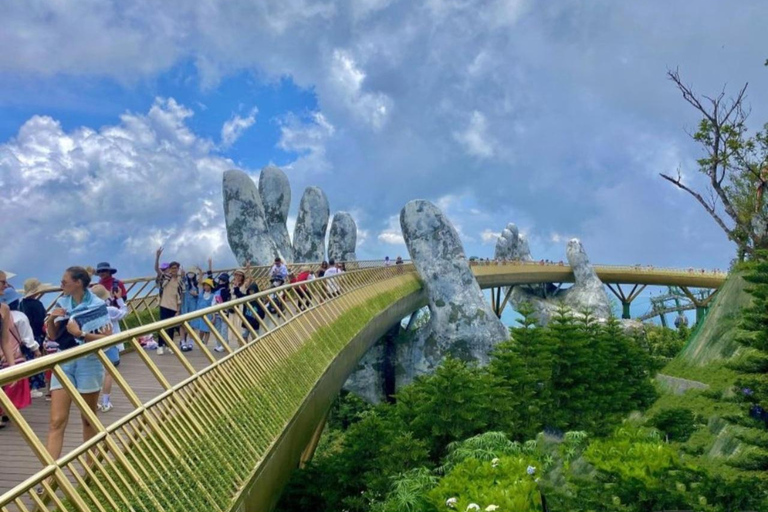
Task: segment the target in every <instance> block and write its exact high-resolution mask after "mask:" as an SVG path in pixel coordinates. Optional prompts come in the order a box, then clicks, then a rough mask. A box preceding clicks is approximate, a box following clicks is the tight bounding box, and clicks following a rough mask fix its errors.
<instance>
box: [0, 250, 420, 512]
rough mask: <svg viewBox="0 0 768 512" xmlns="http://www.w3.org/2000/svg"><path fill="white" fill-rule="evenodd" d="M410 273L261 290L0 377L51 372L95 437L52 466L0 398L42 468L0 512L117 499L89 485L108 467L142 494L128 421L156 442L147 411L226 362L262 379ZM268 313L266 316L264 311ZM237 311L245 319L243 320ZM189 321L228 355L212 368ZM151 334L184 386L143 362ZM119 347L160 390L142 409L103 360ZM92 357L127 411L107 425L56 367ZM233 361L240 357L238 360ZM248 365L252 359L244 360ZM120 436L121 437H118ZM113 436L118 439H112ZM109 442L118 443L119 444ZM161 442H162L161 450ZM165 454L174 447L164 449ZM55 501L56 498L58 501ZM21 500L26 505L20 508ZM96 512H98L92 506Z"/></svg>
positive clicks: (373, 272) (196, 388)
mask: <svg viewBox="0 0 768 512" xmlns="http://www.w3.org/2000/svg"><path fill="white" fill-rule="evenodd" d="M414 272H415V269H414V267H413V265H411V264H403V265H392V266H386V267H385V266H376V267H371V268H365V269H360V270H352V271H348V272H345V273H341V274H337V275H334V276H328V277H323V278H318V279H314V280H311V281H301V282H297V283H293V284H286V285H283V286H281V287H278V288H272V289H269V290H264V291H261V292H259V293H257V294H254V295H251V296H248V297H243V298H240V299H235V300H232V301H229V302H226V303H222V304H218V305H215V306H211V307H209V308H205V309H202V310H199V311H195V312H192V313H188V314H184V315H179V316H176V317H174V318H171V319H167V320H162V321H159V322H154V323H152V324H150V325H144V326H139V327H136V328H133V329H130V330H127V331H124V332H120V333H118V334H114V335H111V336H108V337H106V338H103V339H101V340H98V341H92V342H88V343H85V344H83V345H81V346H79V347H75V348H72V349H69V350H65V351H63V352H60V353H56V354H50V355H46V356H43V357H41V358H38V359H36V360H33V361H28V362H24V363H21V364H17V365H14V366H11V367H9V368H5V369H3V370H0V386H5V385H7V384H10V383H12V382H15V381H17V380H19V379H22V378H26V377H29V376H31V375H35V374H37V373H40V372H42V371H45V370H51V371H52V372H53V375H55V376H56V377H57V379H58V380H59V381H60V382H61V383H62V385H63V389H64V390H65V391H66V392H67V393H68V394H69V396H70V397H71V399H72V401H73V402H74V403H75V404H76V405H77V406H78V408H79V409H80V411H81V413H82V414H83V415H84V417H85V418H87V420H88V421H89V423H90V424H91V425H93V427H94V428H95V430H96V432H97V434H96V436H95V437H94V438H93V439H91V440H90V441H88V442H85V443H83V444H80V445H79V446H77V447H76V448H75V449H74V450H72V451H70V452H69V453H67V454H65V455H63V456H62V457H60V458H59V459H57V460H54V459H52V458H51V456H50V455H49V454H48V452H47V450H46V448H45V446H44V444H43V443H42V441H41V440H40V438H39V437H38V436H37V435H36V434H35V432H34V431H33V430H32V428H31V427H30V425H29V424H28V423H27V422H26V420H25V418H24V416H23V413H22V412H20V411H19V410H18V409H16V407H15V406H14V405H13V403H12V402H11V401H10V399H9V398H8V396H7V395H6V394H5V393H3V392H0V408H2V409H3V410H4V414H6V415H8V416H10V418H11V421H13V422H14V423H15V424H16V426H17V428H18V429H19V431H20V432H21V434H22V437H23V438H24V440H25V441H26V443H27V445H28V446H29V448H30V449H31V450H32V452H33V453H34V454H35V455H36V456H37V459H38V460H39V462H40V463H41V465H42V468H41V469H40V470H39V471H38V472H37V473H35V474H34V475H32V476H30V477H29V478H27V479H26V480H24V481H23V482H22V483H20V484H19V485H17V486H16V487H14V488H13V489H11V490H9V491H8V492H6V493H4V494H3V495H2V496H0V508H2V509H3V510H10V508H8V509H6V507H8V506H11V505H12V504H15V505H16V507H17V508H18V509H19V510H27V509H29V508H36V507H37V508H38V509H40V510H48V508H46V507H45V506H43V501H42V500H41V498H40V497H39V496H37V494H36V493H35V491H34V489H35V487H36V486H42V487H43V488H44V494H45V495H46V496H47V498H49V499H51V500H52V501H54V502H55V504H56V505H57V506H56V507H54V508H57V509H63V508H64V507H62V505H61V499H62V497H65V498H66V499H68V500H70V501H71V503H72V505H71V506H72V507H73V508H74V509H75V510H88V509H89V508H88V506H87V505H85V503H84V501H83V499H84V496H83V495H82V493H81V490H82V489H85V491H84V492H86V493H87V496H88V497H89V498H90V499H91V501H94V500H93V493H94V492H95V491H94V489H95V488H94V487H93V486H94V485H98V486H100V487H103V486H110V485H111V486H113V487H114V488H113V489H112V491H113V492H114V493H117V494H120V493H121V490H120V488H119V485H118V486H116V487H115V485H116V484H115V483H114V482H112V481H111V480H110V478H109V476H108V475H104V474H102V477H105V480H104V481H97V480H98V478H96V477H95V473H96V472H98V469H99V468H101V470H102V472H103V471H105V469H104V468H107V467H109V468H112V469H114V470H119V471H121V472H122V471H123V469H127V470H128V474H127V476H125V477H122V476H121V478H128V479H132V480H134V481H135V484H136V485H137V486H138V489H144V488H146V482H145V481H144V480H142V478H141V477H140V476H139V475H138V474H137V473H135V471H133V472H132V471H131V470H130V468H131V467H133V466H132V465H131V464H127V463H126V460H127V459H125V454H126V453H127V452H125V450H127V449H128V448H127V447H130V446H132V445H135V444H137V443H139V442H140V438H139V439H138V440H137V439H133V441H132V442H128V444H126V441H125V439H124V438H122V437H119V436H118V434H119V435H127V438H128V439H129V440H130V439H132V438H131V432H134V430H132V431H130V432H128V431H127V426H128V424H129V423H131V422H133V421H134V420H136V421H141V422H144V423H141V424H142V425H144V426H143V427H142V428H145V429H149V428H150V427H152V429H156V430H157V431H158V432H160V435H161V441H162V428H160V427H158V426H157V424H156V423H153V421H154V422H156V421H157V419H156V418H155V419H153V418H154V416H150V415H148V413H147V411H148V410H149V409H150V408H151V407H155V406H157V404H159V403H160V402H161V401H162V400H165V399H167V398H169V397H173V396H174V394H175V393H178V392H180V390H182V389H184V388H185V387H187V386H192V388H189V389H192V391H191V392H190V393H205V392H206V390H205V388H204V385H203V384H200V382H201V381H200V379H202V378H203V376H204V375H206V374H207V373H208V372H213V371H214V369H217V368H218V367H220V366H221V365H222V364H225V362H227V361H235V362H233V363H232V366H229V367H228V368H230V370H228V371H230V372H241V373H237V376H236V377H232V378H233V379H236V380H237V379H240V380H242V381H247V382H253V381H254V380H256V379H257V377H256V373H258V372H261V373H262V374H263V372H265V371H267V370H268V367H269V366H270V364H278V363H279V361H280V358H281V357H283V356H286V354H289V353H291V351H292V350H294V351H298V350H299V349H300V347H301V345H302V342H303V339H298V336H297V334H299V333H304V335H308V333H310V332H312V330H313V329H315V330H316V329H318V328H320V327H322V326H327V325H329V322H332V321H333V318H334V317H337V316H338V315H340V314H341V313H342V312H344V311H345V310H347V309H350V307H351V306H352V305H353V303H354V300H353V299H351V298H347V297H352V296H354V294H356V293H358V292H357V291H358V290H362V289H367V288H366V287H369V286H371V285H377V284H380V283H384V282H386V281H387V280H390V279H392V278H399V277H400V276H406V275H408V274H412V273H414ZM254 303H255V304H256V305H257V308H262V309H263V311H264V318H263V319H262V318H261V317H260V316H259V314H258V311H257V310H256V308H254V307H253V304H254ZM270 307H271V308H272V310H270ZM228 310H231V311H228ZM243 310H246V311H245V312H244V311H243ZM247 311H250V313H251V315H250V316H252V317H253V318H254V319H255V320H256V321H257V322H258V324H259V327H260V330H259V331H257V330H255V329H254V328H253V327H251V326H250V324H248V322H247V321H246V318H245V315H246V314H247ZM213 314H218V315H219V318H220V319H221V321H222V323H223V324H226V327H227V328H228V330H229V332H230V333H231V334H233V335H234V336H232V337H234V338H235V341H236V342H237V344H238V345H239V347H238V348H236V349H234V350H233V349H232V348H231V347H230V346H229V343H228V340H225V339H224V337H223V335H222V332H221V331H220V330H219V328H217V327H216V325H215V323H214V321H213V320H211V318H210V317H211V316H212V315H213ZM303 315H310V316H303ZM302 317H303V318H306V319H307V320H306V321H303V322H299V323H300V324H301V326H300V327H295V326H294V325H293V324H294V321H295V320H297V319H299V318H302ZM236 318H238V319H239V320H240V321H242V327H243V328H244V329H246V330H247V331H249V334H250V335H252V336H253V339H252V340H251V341H247V336H246V337H244V336H243V334H242V333H241V332H240V331H239V329H236V328H235V327H234V325H233V323H232V322H233V321H234V320H235V319H236ZM192 320H202V321H203V322H204V323H205V324H206V325H207V327H208V328H209V329H210V332H211V335H212V337H213V338H214V340H218V341H219V343H221V345H222V346H223V347H224V349H225V350H226V351H227V354H226V355H225V356H224V357H223V358H221V359H218V360H217V359H216V357H214V356H213V354H212V353H211V351H210V350H209V349H208V347H207V346H206V344H205V343H202V342H201V339H200V338H199V337H198V335H197V333H196V332H195V331H194V329H192V328H191V325H190V322H191V321H192ZM179 326H183V327H185V328H187V329H188V331H189V333H190V337H191V338H192V339H193V340H194V342H195V347H196V348H197V350H200V351H201V352H202V353H203V354H204V355H205V357H206V359H207V360H208V362H209V364H208V366H206V367H205V368H204V369H202V370H195V369H194V368H193V367H192V365H191V363H190V362H189V360H188V358H187V357H186V356H185V353H184V352H182V351H181V350H180V348H179V347H178V346H177V345H176V344H175V343H174V342H173V340H172V339H171V337H169V335H168V334H167V330H168V329H171V328H173V327H179ZM284 329H288V330H289V331H291V332H290V333H289V334H280V333H281V332H283V330H284ZM156 331H157V332H159V334H160V336H161V337H162V338H163V339H164V340H165V341H166V343H167V344H168V348H169V349H170V351H171V352H172V353H173V355H175V356H176V358H177V359H178V361H179V362H180V363H181V365H182V367H183V368H184V369H186V371H187V372H188V373H189V377H187V378H186V379H183V380H182V382H179V383H177V384H175V385H171V384H170V382H169V380H168V379H167V378H166V377H165V376H164V374H163V372H162V371H161V370H160V368H159V367H158V366H157V365H156V364H155V363H154V362H153V360H152V359H151V358H150V357H149V356H148V355H147V354H146V352H145V350H144V348H143V347H142V346H141V344H140V343H139V337H140V336H143V335H146V334H150V333H154V332H156ZM118 343H127V344H129V345H131V346H133V348H135V349H136V351H137V354H138V356H139V359H141V361H142V362H143V363H144V364H145V365H146V367H147V368H148V369H149V370H150V373H151V374H152V375H153V376H154V378H155V379H156V380H157V381H158V383H159V384H160V386H161V388H162V389H163V391H162V392H161V394H160V395H158V396H156V397H154V398H152V399H150V400H148V401H142V400H140V399H139V398H138V395H137V393H136V391H135V390H134V389H133V388H132V387H131V385H130V384H129V383H128V382H127V380H126V379H125V378H124V377H123V376H122V375H121V374H120V372H119V371H118V370H117V368H116V367H115V366H114V365H113V364H112V363H111V362H110V360H109V358H108V357H107V356H106V354H105V350H106V349H107V348H109V347H112V346H115V345H116V344H118ZM246 349H247V350H258V351H259V354H262V353H263V355H264V357H265V358H266V359H265V362H264V366H262V365H260V364H257V363H254V362H253V361H252V360H251V359H252V358H253V357H255V356H254V355H253V354H255V352H248V353H246V352H243V351H244V350H246ZM265 351H266V352H265ZM92 354H93V355H96V356H97V357H98V359H99V360H100V361H101V363H102V364H103V365H104V366H105V368H106V370H107V371H108V372H109V374H110V375H112V377H113V378H114V380H115V384H116V385H117V386H118V387H119V388H120V389H121V390H122V391H123V393H124V394H125V396H126V398H127V399H128V401H129V402H130V404H131V405H132V406H133V408H134V410H133V411H132V412H131V413H129V414H128V415H126V416H124V417H122V418H120V419H119V420H117V421H116V422H114V423H112V424H110V425H104V424H103V423H102V422H101V421H100V419H99V418H98V417H97V416H96V414H95V413H93V412H92V411H91V410H90V409H89V408H88V406H87V405H86V403H85V401H84V400H83V398H82V396H81V395H80V394H79V393H78V392H77V391H76V389H75V388H74V386H73V384H72V383H71V382H70V381H69V379H68V378H67V376H66V374H65V373H64V372H63V370H62V368H61V365H62V364H65V363H67V362H71V361H73V360H75V359H78V358H81V357H85V356H88V355H92ZM238 354H246V355H243V356H242V357H240V358H239V359H237V358H238ZM249 357H250V358H251V359H249ZM260 357H261V356H260ZM286 357H287V356H286ZM233 358H235V359H233ZM259 360H260V359H259ZM237 361H240V362H237ZM244 365H245V366H248V365H250V366H248V369H247V371H246V369H245V368H243V366H244ZM257 367H258V368H257ZM232 368H234V369H232ZM217 375H218V376H217V377H215V379H219V380H221V379H223V380H225V381H226V380H227V379H228V378H229V377H228V376H221V375H219V374H217ZM227 375H229V374H227ZM249 379H250V380H249ZM217 382H218V381H217ZM200 386H203V387H200ZM177 405H178V404H177ZM208 406H211V407H214V409H213V411H214V412H215V411H216V410H217V409H216V407H215V406H213V405H212V404H211V403H208V404H207V405H205V406H203V408H205V407H208ZM168 407H171V408H172V407H176V405H174V406H168ZM182 408H183V407H182ZM177 414H182V413H180V412H177ZM140 417H141V418H143V419H141V420H137V418H140ZM153 425H154V426H153ZM131 428H133V429H135V428H136V427H135V424H132V426H131ZM123 429H126V430H125V431H124V430H123ZM113 434H114V435H116V436H118V437H117V438H113V437H111V436H112V435H113ZM116 439H117V440H118V441H119V442H120V443H119V444H118V442H117V441H116ZM245 441H246V444H248V441H247V440H245ZM166 442H167V441H162V443H166ZM121 445H122V447H121ZM165 448H168V449H169V450H172V448H173V447H172V446H166V447H165ZM89 454H90V455H89ZM89 458H92V459H96V460H97V462H94V464H89V463H88V459H89ZM65 470H67V472H68V473H69V474H67V472H65ZM83 473H84V474H83ZM70 475H71V476H70ZM83 477H85V479H88V480H89V482H90V483H86V481H85V480H84V479H83ZM48 479H52V480H53V482H52V483H51V482H49V481H48ZM107 480H109V481H107ZM142 486H144V487H142ZM57 487H58V489H59V494H58V495H57V490H56V489H57ZM61 493H63V495H62V494H61ZM117 494H115V496H117ZM123 498H124V496H123ZM25 500H26V505H25V504H24V502H25ZM20 503H21V505H20ZM30 505H31V506H30ZM99 508H101V507H100V506H99Z"/></svg>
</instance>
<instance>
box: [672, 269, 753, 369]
mask: <svg viewBox="0 0 768 512" xmlns="http://www.w3.org/2000/svg"><path fill="white" fill-rule="evenodd" d="M746 286H747V282H746V281H745V280H744V278H743V273H741V272H738V271H734V272H732V273H731V274H730V276H728V279H727V280H726V281H725V283H724V284H723V286H722V287H721V288H720V290H719V291H718V292H717V296H716V297H715V299H714V300H713V302H712V306H711V307H710V310H709V313H708V314H707V317H706V318H705V319H704V323H703V324H702V325H701V327H700V328H699V329H697V330H696V331H695V333H694V334H693V336H691V339H690V340H689V341H688V343H687V344H686V346H685V348H683V351H682V353H681V355H680V358H682V359H683V360H684V361H686V362H688V363H691V364H694V365H698V366H702V365H706V364H708V363H710V362H713V361H720V360H728V359H731V358H732V357H734V356H736V355H738V353H739V350H740V346H739V344H738V342H737V341H736V339H735V334H736V331H737V327H738V323H739V320H740V318H741V310H742V308H744V307H745V306H748V305H749V304H750V302H751V298H750V296H749V295H748V294H747V292H746V291H745V288H746Z"/></svg>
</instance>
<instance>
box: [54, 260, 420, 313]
mask: <svg viewBox="0 0 768 512" xmlns="http://www.w3.org/2000/svg"><path fill="white" fill-rule="evenodd" d="M406 262H410V261H408V260H406ZM340 263H343V264H344V265H345V266H346V268H347V270H359V269H365V268H372V267H379V266H384V261H383V260H353V261H343V262H340ZM392 264H394V262H392ZM286 266H287V267H288V269H289V271H292V272H296V271H298V269H299V268H301V267H303V266H308V267H310V268H311V269H312V270H314V271H317V270H318V269H319V268H320V262H310V263H287V264H286ZM270 268H272V265H259V266H252V267H250V269H249V270H248V271H249V274H250V277H251V279H253V280H255V281H256V282H257V283H258V284H259V286H260V287H263V285H265V284H266V283H267V280H268V279H267V278H268V276H269V269H270ZM235 270H245V267H232V268H222V269H216V270H213V271H212V272H213V276H214V279H216V278H218V276H219V275H221V274H223V273H225V272H226V273H228V274H230V277H231V274H232V273H233V272H234V271H235ZM181 272H182V270H180V275H182V274H181ZM156 277H157V276H155V275H151V276H143V277H133V278H129V279H120V281H122V282H123V284H125V285H126V294H127V297H126V301H125V302H126V305H127V306H128V310H129V312H131V313H136V315H135V319H136V321H137V322H138V323H139V325H143V324H145V323H151V322H155V321H156V320H159V316H157V315H156V314H155V312H154V311H153V309H154V308H155V307H157V306H158V305H159V302H158V288H157V283H156ZM97 283H98V280H97V279H94V281H93V282H92V284H97ZM40 292H41V296H40V300H41V301H43V303H44V304H46V311H50V310H51V309H53V306H54V305H55V304H56V301H57V300H58V299H59V298H60V297H61V295H62V294H61V287H59V286H52V287H47V288H43V289H41V290H40ZM142 311H148V318H145V317H143V316H141V315H139V314H138V313H141V312H142ZM125 325H126V324H125V323H123V326H125Z"/></svg>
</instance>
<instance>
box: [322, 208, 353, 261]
mask: <svg viewBox="0 0 768 512" xmlns="http://www.w3.org/2000/svg"><path fill="white" fill-rule="evenodd" d="M356 247H357V225H356V224H355V220H354V219H353V218H352V216H351V215H350V214H348V213H347V212H338V213H336V214H335V215H334V216H333V221H332V222H331V231H330V233H329V235H328V259H334V260H336V261H355V260H356V259H357V256H356V255H355V248H356Z"/></svg>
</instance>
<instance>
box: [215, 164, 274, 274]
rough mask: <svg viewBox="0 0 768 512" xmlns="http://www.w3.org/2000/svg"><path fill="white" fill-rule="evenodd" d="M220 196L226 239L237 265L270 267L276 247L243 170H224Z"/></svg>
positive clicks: (261, 208)
mask: <svg viewBox="0 0 768 512" xmlns="http://www.w3.org/2000/svg"><path fill="white" fill-rule="evenodd" d="M222 193H223V196H224V219H225V222H226V225H227V239H228V240H229V246H230V248H231V249H232V252H233V253H235V257H236V258H237V261H238V263H240V264H241V265H244V264H245V263H246V262H248V261H250V262H251V264H252V265H268V264H270V263H271V262H272V260H273V259H274V258H275V256H276V255H277V248H276V247H275V243H274V241H273V240H272V237H271V236H270V234H269V230H268V228H267V223H266V220H265V214H264V206H263V205H262V203H261V197H260V196H259V191H258V190H257V189H256V184H255V183H254V182H253V180H252V179H251V177H250V176H248V175H247V174H246V173H244V172H243V171H238V170H231V171H226V172H225V173H224V179H223V181H222Z"/></svg>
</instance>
